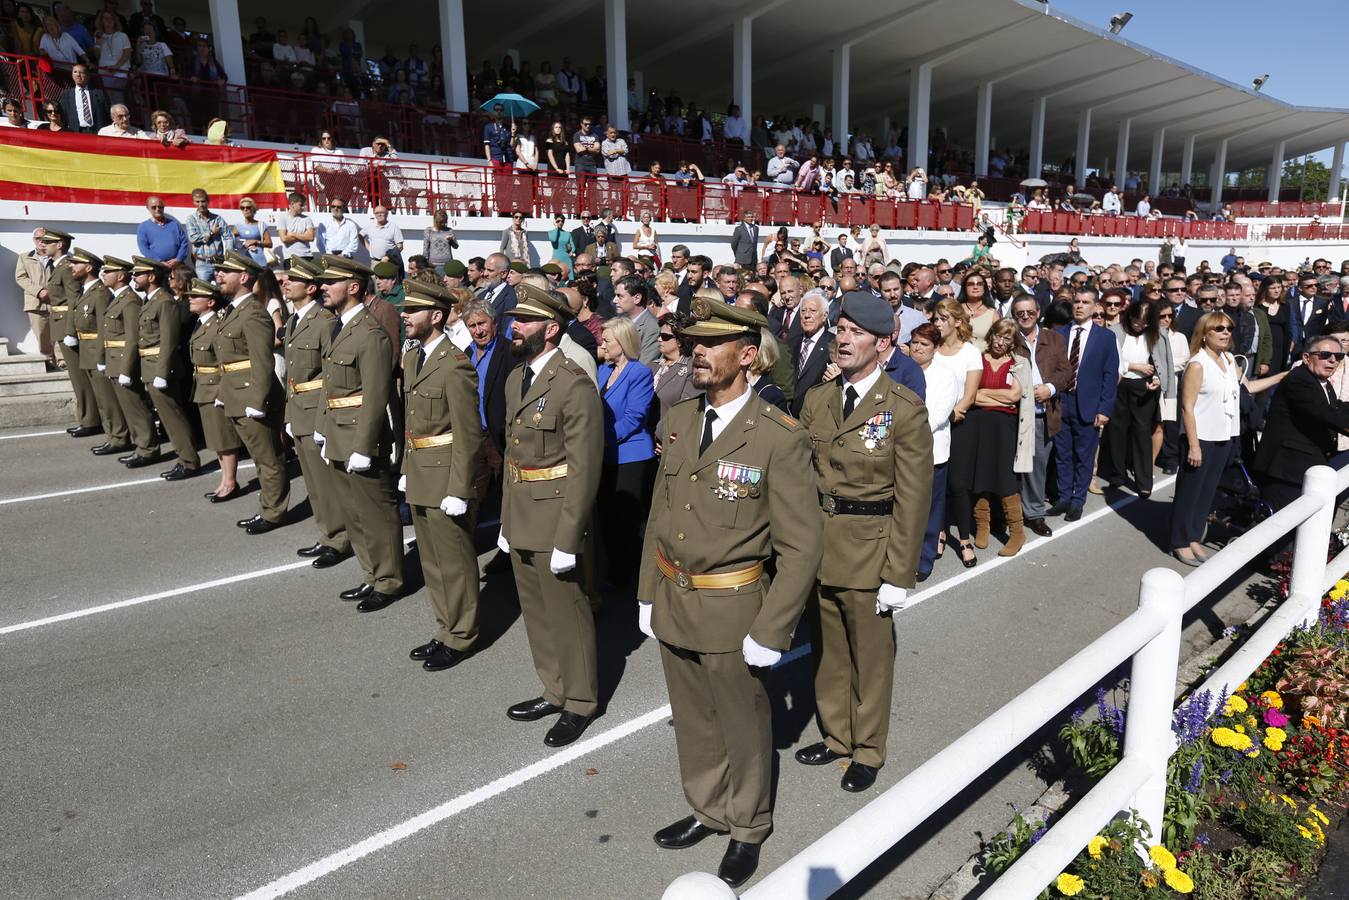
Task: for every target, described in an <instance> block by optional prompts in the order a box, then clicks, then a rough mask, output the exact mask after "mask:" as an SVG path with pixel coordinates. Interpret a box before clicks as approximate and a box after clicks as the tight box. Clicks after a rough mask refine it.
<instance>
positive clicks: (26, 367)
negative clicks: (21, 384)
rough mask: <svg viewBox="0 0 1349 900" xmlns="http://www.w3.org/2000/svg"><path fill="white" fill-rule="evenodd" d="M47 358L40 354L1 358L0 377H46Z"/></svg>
mask: <svg viewBox="0 0 1349 900" xmlns="http://www.w3.org/2000/svg"><path fill="white" fill-rule="evenodd" d="M46 373H47V358H46V357H45V356H43V355H42V354H40V353H18V354H15V355H14V356H0V375H45V374H46Z"/></svg>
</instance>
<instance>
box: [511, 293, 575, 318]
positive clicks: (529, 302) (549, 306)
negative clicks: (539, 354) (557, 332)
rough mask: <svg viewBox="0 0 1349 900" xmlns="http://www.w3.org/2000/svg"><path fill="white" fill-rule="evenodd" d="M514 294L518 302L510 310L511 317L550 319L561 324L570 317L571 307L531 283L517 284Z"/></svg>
mask: <svg viewBox="0 0 1349 900" xmlns="http://www.w3.org/2000/svg"><path fill="white" fill-rule="evenodd" d="M515 294H516V298H517V300H518V302H517V304H516V306H515V308H514V309H512V310H511V311H510V315H511V316H512V317H513V318H516V319H552V320H553V321H555V322H558V323H560V324H563V325H565V324H566V323H567V322H568V321H569V320H570V319H571V307H569V306H567V305H566V304H565V303H563V302H562V301H561V300H558V299H556V298H555V297H553V295H552V294H550V293H548V292H547V291H544V290H540V289H539V288H536V287H534V285H532V284H524V283H521V284H519V285H517V286H516V288H515Z"/></svg>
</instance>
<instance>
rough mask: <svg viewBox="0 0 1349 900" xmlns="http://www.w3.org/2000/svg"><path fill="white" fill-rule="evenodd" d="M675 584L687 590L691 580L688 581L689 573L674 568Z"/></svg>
mask: <svg viewBox="0 0 1349 900" xmlns="http://www.w3.org/2000/svg"><path fill="white" fill-rule="evenodd" d="M675 584H677V585H679V586H680V587H681V588H683V589H684V590H688V589H689V585H690V584H691V582H690V581H689V573H687V572H683V571H680V570H678V569H676V570H675Z"/></svg>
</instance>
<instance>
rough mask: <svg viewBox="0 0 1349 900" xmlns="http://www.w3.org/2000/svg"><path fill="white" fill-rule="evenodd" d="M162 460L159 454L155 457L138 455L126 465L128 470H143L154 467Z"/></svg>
mask: <svg viewBox="0 0 1349 900" xmlns="http://www.w3.org/2000/svg"><path fill="white" fill-rule="evenodd" d="M160 459H161V457H160V455H159V454H158V453H156V454H155V455H154V456H140V455H136V456H132V457H131V458H130V459H128V460H127V461H126V463H125V465H126V467H127V468H128V469H143V468H145V467H146V466H153V465H154V464H155V463H157V462H159V460H160ZM119 462H120V460H119Z"/></svg>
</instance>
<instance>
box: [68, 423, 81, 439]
mask: <svg viewBox="0 0 1349 900" xmlns="http://www.w3.org/2000/svg"><path fill="white" fill-rule="evenodd" d="M83 427H84V426H83V425H71V426H70V427H69V428H67V429H66V434H68V435H71V436H72V437H73V436H74V434H75V432H77V431H79V430H80V429H81V428H83Z"/></svg>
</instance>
